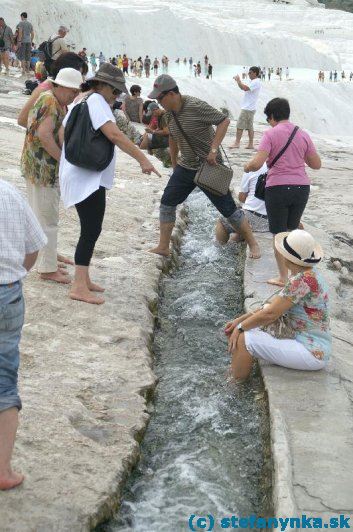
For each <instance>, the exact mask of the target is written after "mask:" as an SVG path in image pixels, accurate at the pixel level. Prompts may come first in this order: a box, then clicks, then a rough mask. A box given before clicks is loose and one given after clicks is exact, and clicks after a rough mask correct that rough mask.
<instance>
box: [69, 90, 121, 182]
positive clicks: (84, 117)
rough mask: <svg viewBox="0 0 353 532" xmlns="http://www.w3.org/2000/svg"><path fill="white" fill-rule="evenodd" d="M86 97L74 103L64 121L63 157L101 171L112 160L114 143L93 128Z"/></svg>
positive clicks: (78, 164) (75, 163)
mask: <svg viewBox="0 0 353 532" xmlns="http://www.w3.org/2000/svg"><path fill="white" fill-rule="evenodd" d="M88 98H89V96H88V97H87V98H84V99H83V100H82V101H81V102H80V103H78V104H77V105H75V107H74V108H73V109H72V111H71V113H70V116H69V118H68V120H67V122H66V126H65V133H64V140H65V158H66V159H67V160H68V161H69V163H71V164H73V165H75V166H78V167H80V168H85V169H86V170H93V171H96V172H101V171H102V170H105V168H107V167H108V166H109V164H110V163H111V162H112V160H113V156H114V150H115V145H114V144H113V143H112V142H110V140H109V139H108V138H107V137H106V136H105V135H104V134H103V133H102V132H101V130H100V129H97V130H95V129H93V126H92V121H91V117H90V114H89V109H88V103H87V99H88Z"/></svg>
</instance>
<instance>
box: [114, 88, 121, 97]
mask: <svg viewBox="0 0 353 532" xmlns="http://www.w3.org/2000/svg"><path fill="white" fill-rule="evenodd" d="M112 92H113V95H114V96H119V94H121V93H122V91H120V90H119V89H113V91H112Z"/></svg>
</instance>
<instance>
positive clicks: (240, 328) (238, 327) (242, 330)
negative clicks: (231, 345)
mask: <svg viewBox="0 0 353 532" xmlns="http://www.w3.org/2000/svg"><path fill="white" fill-rule="evenodd" d="M237 329H238V331H239V332H242V333H243V332H245V331H244V329H243V327H242V324H241V323H239V324H238V325H237Z"/></svg>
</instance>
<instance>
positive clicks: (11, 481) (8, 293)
mask: <svg viewBox="0 0 353 532" xmlns="http://www.w3.org/2000/svg"><path fill="white" fill-rule="evenodd" d="M45 243H46V237H45V234H44V233H43V231H42V229H41V227H40V225H39V223H38V221H37V219H36V217H35V216H34V214H33V212H32V210H31V209H30V207H29V205H28V204H27V202H26V201H25V200H24V199H23V197H22V195H21V194H20V193H19V192H18V191H17V190H16V189H15V188H14V187H13V186H12V185H10V184H8V183H6V182H5V181H2V180H0V490H7V489H11V488H15V487H16V486H18V485H19V484H21V483H22V482H23V479H24V476H23V475H22V474H20V473H16V472H15V471H13V470H12V468H11V457H12V452H13V446H14V443H15V438H16V431H17V425H18V412H19V410H20V409H21V407H22V405H21V399H20V397H19V394H18V389H17V374H18V367H19V362H20V353H19V349H18V345H19V342H20V338H21V331H22V326H23V319H24V301H23V295H22V279H23V278H24V277H25V276H26V273H27V271H29V270H30V269H31V268H32V266H33V264H34V263H35V261H36V258H37V255H38V250H39V249H40V248H42V247H43V246H44V244H45Z"/></svg>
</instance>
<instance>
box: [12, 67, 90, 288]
mask: <svg viewBox="0 0 353 532" xmlns="http://www.w3.org/2000/svg"><path fill="white" fill-rule="evenodd" d="M81 83H82V76H81V74H80V72H78V71H77V70H75V69H73V68H63V69H62V70H60V72H59V74H58V75H57V76H56V78H55V80H54V81H52V89H51V90H49V91H47V92H43V93H42V94H41V95H40V96H39V98H38V100H37V101H36V102H35V104H34V105H33V107H32V109H31V110H30V112H29V118H28V127H27V132H26V137H25V142H24V147H23V152H22V159H21V170H22V175H23V176H24V178H25V179H26V185H27V195H28V201H29V204H30V205H31V207H32V209H33V211H34V213H35V214H36V216H37V218H38V220H39V222H40V224H41V226H42V228H43V230H44V232H45V234H46V235H47V238H48V243H47V245H46V246H45V247H44V248H43V249H42V250H41V251H40V253H39V256H38V263H37V269H38V272H39V273H40V276H41V278H42V279H44V280H48V281H55V282H57V283H64V284H67V283H69V282H70V279H69V278H68V276H67V275H66V272H65V271H64V270H62V269H61V268H59V267H58V263H57V243H58V224H59V199H60V192H59V182H58V177H59V175H58V172H59V161H60V156H61V147H60V144H59V136H58V133H59V129H60V126H61V124H62V121H63V119H64V117H65V114H66V108H67V105H69V104H70V103H71V102H73V100H74V99H75V97H76V96H77V95H78V93H79V89H80V85H81ZM61 258H62V257H61Z"/></svg>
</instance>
